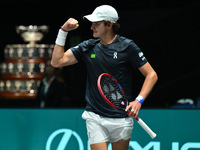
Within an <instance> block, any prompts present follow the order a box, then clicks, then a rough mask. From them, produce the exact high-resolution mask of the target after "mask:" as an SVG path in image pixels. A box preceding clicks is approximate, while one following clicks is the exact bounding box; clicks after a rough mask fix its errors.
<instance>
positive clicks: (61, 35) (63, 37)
mask: <svg viewBox="0 0 200 150" xmlns="http://www.w3.org/2000/svg"><path fill="white" fill-rule="evenodd" d="M67 34H68V32H65V31H62V30H61V29H60V30H59V32H58V35H57V38H56V44H57V45H60V46H65V41H66V38H67Z"/></svg>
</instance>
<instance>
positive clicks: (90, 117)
mask: <svg viewBox="0 0 200 150" xmlns="http://www.w3.org/2000/svg"><path fill="white" fill-rule="evenodd" d="M82 118H83V119H85V120H86V127H87V134H88V140H89V143H90V145H91V144H95V143H102V142H111V143H113V142H117V141H118V140H121V139H124V140H128V139H130V138H131V134H132V130H133V119H132V118H129V117H127V118H106V117H102V116H99V115H98V114H95V113H93V112H89V111H84V113H83V114H82Z"/></svg>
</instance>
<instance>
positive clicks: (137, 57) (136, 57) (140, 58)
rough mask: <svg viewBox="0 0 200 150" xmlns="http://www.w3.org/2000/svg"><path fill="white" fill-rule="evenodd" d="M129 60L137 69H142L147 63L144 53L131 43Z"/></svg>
mask: <svg viewBox="0 0 200 150" xmlns="http://www.w3.org/2000/svg"><path fill="white" fill-rule="evenodd" d="M128 60H129V62H130V63H131V64H132V66H134V67H135V68H140V67H141V66H143V65H144V64H146V63H147V59H146V57H145V56H144V54H143V52H142V51H141V49H140V48H139V47H138V46H137V45H136V44H135V43H134V42H131V43H130V45H129V46H128Z"/></svg>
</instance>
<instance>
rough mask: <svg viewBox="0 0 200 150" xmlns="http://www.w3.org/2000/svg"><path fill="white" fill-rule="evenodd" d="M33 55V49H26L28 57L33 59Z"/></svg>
mask: <svg viewBox="0 0 200 150" xmlns="http://www.w3.org/2000/svg"><path fill="white" fill-rule="evenodd" d="M33 53H34V48H29V49H28V57H29V58H32V57H33Z"/></svg>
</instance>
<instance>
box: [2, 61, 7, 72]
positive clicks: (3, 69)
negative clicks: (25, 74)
mask: <svg viewBox="0 0 200 150" xmlns="http://www.w3.org/2000/svg"><path fill="white" fill-rule="evenodd" d="M6 68H7V65H6V63H2V64H1V69H2V74H6Z"/></svg>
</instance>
